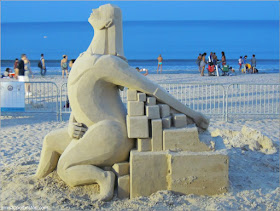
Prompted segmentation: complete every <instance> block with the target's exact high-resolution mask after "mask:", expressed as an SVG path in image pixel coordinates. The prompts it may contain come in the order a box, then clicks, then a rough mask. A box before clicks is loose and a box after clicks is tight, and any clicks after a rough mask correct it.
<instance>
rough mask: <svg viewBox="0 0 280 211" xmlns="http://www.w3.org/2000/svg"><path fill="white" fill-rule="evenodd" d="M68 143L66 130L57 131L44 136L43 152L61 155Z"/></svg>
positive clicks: (69, 139)
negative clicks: (53, 152)
mask: <svg viewBox="0 0 280 211" xmlns="http://www.w3.org/2000/svg"><path fill="white" fill-rule="evenodd" d="M70 141H71V138H70V136H69V135H68V132H67V128H62V129H58V130H55V131H52V132H50V133H48V134H47V135H46V136H45V138H44V141H43V150H50V151H55V152H57V153H58V154H62V152H63V151H64V150H65V148H66V147H67V146H68V144H69V143H70Z"/></svg>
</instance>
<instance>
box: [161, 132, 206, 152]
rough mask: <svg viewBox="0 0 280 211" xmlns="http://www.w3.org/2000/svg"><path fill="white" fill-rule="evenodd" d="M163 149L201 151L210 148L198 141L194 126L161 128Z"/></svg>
mask: <svg viewBox="0 0 280 211" xmlns="http://www.w3.org/2000/svg"><path fill="white" fill-rule="evenodd" d="M163 150H172V151H191V152H201V151H210V148H209V147H208V146H207V145H206V144H204V143H202V142H200V141H199V137H198V130H197V128H196V127H190V128H188V127H186V128H170V129H164V130H163Z"/></svg>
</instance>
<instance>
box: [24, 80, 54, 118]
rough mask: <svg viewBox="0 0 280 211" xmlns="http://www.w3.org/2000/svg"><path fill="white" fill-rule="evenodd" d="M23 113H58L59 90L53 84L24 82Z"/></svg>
mask: <svg viewBox="0 0 280 211" xmlns="http://www.w3.org/2000/svg"><path fill="white" fill-rule="evenodd" d="M24 89H25V98H24V104H25V105H24V112H27V113H56V115H57V117H58V113H59V107H58V106H59V105H58V103H59V100H58V96H59V89H58V87H57V85H56V84H55V83H53V82H25V83H24Z"/></svg>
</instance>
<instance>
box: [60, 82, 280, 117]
mask: <svg viewBox="0 0 280 211" xmlns="http://www.w3.org/2000/svg"><path fill="white" fill-rule="evenodd" d="M160 86H161V87H163V88H164V89H165V90H166V91H167V92H168V93H169V94H171V95H172V96H174V97H175V98H176V99H177V100H179V101H180V102H182V103H183V104H184V105H186V106H188V107H189V108H191V109H193V110H195V111H199V112H201V113H203V114H205V115H207V116H213V117H219V118H224V119H225V120H227V118H228V116H237V115H277V114H279V94H280V91H279V84H230V85H221V84H198V83H197V84H191V83H188V84H186V83H181V84H174V83H161V84H160ZM120 97H121V99H122V101H123V103H124V104H126V103H127V88H124V89H123V90H122V91H121V90H120ZM67 99H68V98H67V84H63V85H62V86H61V89H60V114H61V118H62V114H63V113H71V108H70V106H69V107H67V106H66V105H67Z"/></svg>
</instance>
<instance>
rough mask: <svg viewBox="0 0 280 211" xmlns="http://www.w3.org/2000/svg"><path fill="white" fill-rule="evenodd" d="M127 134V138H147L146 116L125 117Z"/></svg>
mask: <svg viewBox="0 0 280 211" xmlns="http://www.w3.org/2000/svg"><path fill="white" fill-rule="evenodd" d="M126 123H127V134H128V137H129V138H148V137H149V126H148V117H147V116H133V117H131V116H127V117H126Z"/></svg>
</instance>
